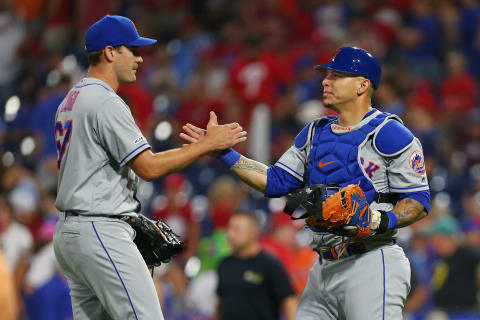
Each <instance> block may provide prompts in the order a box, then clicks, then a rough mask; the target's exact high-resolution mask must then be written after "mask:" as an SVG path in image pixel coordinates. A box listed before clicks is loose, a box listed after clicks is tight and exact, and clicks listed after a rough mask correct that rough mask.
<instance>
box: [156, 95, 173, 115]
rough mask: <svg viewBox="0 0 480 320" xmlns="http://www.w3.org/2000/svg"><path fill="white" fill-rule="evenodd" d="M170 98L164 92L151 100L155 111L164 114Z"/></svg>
mask: <svg viewBox="0 0 480 320" xmlns="http://www.w3.org/2000/svg"><path fill="white" fill-rule="evenodd" d="M169 105H170V99H169V98H168V96H167V95H166V94H160V95H158V96H156V97H155V99H154V100H153V109H154V110H155V112H156V113H159V114H165V113H166V112H167V111H168V106H169Z"/></svg>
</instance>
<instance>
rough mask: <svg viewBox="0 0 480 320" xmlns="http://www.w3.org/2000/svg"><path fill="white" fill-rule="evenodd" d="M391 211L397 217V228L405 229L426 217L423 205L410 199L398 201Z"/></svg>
mask: <svg viewBox="0 0 480 320" xmlns="http://www.w3.org/2000/svg"><path fill="white" fill-rule="evenodd" d="M392 211H393V212H394V213H395V216H396V217H397V225H398V227H399V228H402V227H406V226H408V225H410V224H412V223H414V222H415V221H418V220H420V219H422V218H424V217H425V216H426V215H427V213H426V212H425V208H424V207H423V205H422V204H421V203H420V202H418V201H417V200H414V199H410V198H405V199H402V200H400V201H399V202H398V203H397V204H396V205H395V208H393V210H392Z"/></svg>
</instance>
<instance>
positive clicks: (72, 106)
mask: <svg viewBox="0 0 480 320" xmlns="http://www.w3.org/2000/svg"><path fill="white" fill-rule="evenodd" d="M155 42H156V40H153V39H149V38H144V37H141V36H140V35H139V34H138V31H137V29H136V27H135V25H134V23H133V22H132V21H131V20H130V19H128V18H126V17H122V16H105V17H104V18H102V19H100V20H99V21H97V22H96V23H95V24H93V25H92V26H91V27H90V28H89V29H88V31H87V33H86V36H85V48H86V50H87V56H88V62H89V64H90V69H89V72H88V75H87V77H86V78H84V79H82V80H81V81H80V82H79V83H77V84H76V85H75V86H74V87H73V88H71V90H70V91H69V92H68V94H67V96H66V98H65V99H64V100H63V101H62V103H61V104H60V105H59V107H58V109H57V114H56V117H55V138H56V144H57V155H58V158H57V165H58V169H59V178H58V194H57V199H56V202H55V206H56V207H57V209H58V210H60V211H61V214H60V219H59V221H58V223H57V226H56V229H55V234H54V250H55V256H56V258H57V261H58V264H59V266H60V269H61V270H62V272H63V273H64V274H65V276H66V277H67V280H68V284H69V286H70V296H71V299H72V308H73V316H74V318H75V320H79V319H80V320H81V319H90V320H91V319H144V320H146V319H152V320H153V319H155V320H158V319H163V315H162V311H161V308H160V303H159V300H158V296H157V292H156V290H155V287H154V284H153V280H152V278H151V277H150V274H149V270H148V267H152V268H153V267H154V266H158V265H160V263H164V262H168V261H169V260H170V258H171V257H173V256H175V255H176V254H178V253H179V252H180V251H181V250H182V248H183V244H182V243H181V242H180V241H179V240H178V238H177V236H176V235H175V233H174V232H173V231H172V230H171V229H170V228H169V227H168V226H167V225H166V224H165V223H164V222H162V221H160V220H158V221H153V220H150V219H148V218H147V217H145V216H143V215H141V214H139V212H140V202H139V201H138V200H137V198H136V192H137V186H138V183H139V177H140V178H142V179H144V180H147V181H150V180H153V179H155V178H158V177H161V176H164V175H166V174H168V173H170V172H174V171H178V170H180V169H182V168H183V167H185V166H187V165H189V164H190V163H192V162H193V161H195V160H196V159H198V158H199V157H201V156H202V155H204V154H206V153H208V152H212V151H217V150H223V149H225V148H229V147H232V146H234V145H235V144H237V143H239V142H242V141H245V140H246V132H245V131H243V129H242V128H241V127H240V126H239V125H238V124H237V123H232V124H227V125H218V123H217V120H216V115H215V114H214V113H213V112H212V113H211V114H210V121H209V123H208V125H207V134H206V135H204V137H203V138H202V139H199V140H198V141H197V142H196V143H193V144H191V145H188V146H183V147H182V148H179V149H174V150H168V151H165V152H160V153H152V151H151V150H150V149H151V148H150V144H149V143H148V141H147V139H146V138H145V137H144V136H143V135H142V133H141V131H140V129H139V128H138V127H137V125H136V124H135V121H134V119H133V117H132V113H131V112H130V109H129V108H128V106H127V105H126V104H125V102H124V101H123V100H122V99H121V98H120V97H119V96H118V95H117V94H116V92H117V90H118V88H119V86H120V85H122V84H127V83H131V82H134V81H135V80H136V70H137V69H138V66H139V64H141V63H142V62H143V59H142V57H141V56H140V52H139V47H141V46H148V45H152V44H154V43H155ZM152 272H153V271H152Z"/></svg>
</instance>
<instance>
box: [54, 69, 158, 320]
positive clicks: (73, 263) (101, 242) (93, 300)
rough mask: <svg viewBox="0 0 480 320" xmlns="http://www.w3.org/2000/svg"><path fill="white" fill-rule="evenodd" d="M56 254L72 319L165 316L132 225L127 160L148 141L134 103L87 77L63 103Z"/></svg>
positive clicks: (132, 186) (132, 184) (132, 182)
mask: <svg viewBox="0 0 480 320" xmlns="http://www.w3.org/2000/svg"><path fill="white" fill-rule="evenodd" d="M55 120H56V122H55V137H56V141H57V151H58V162H57V165H58V168H59V170H60V174H59V179H58V196H57V200H56V203H55V205H56V207H57V208H58V209H59V210H60V211H63V212H62V213H61V214H60V219H59V221H58V223H57V226H56V229H55V234H54V250H55V256H56V258H57V261H58V263H59V266H60V269H61V270H62V271H63V273H64V274H65V276H66V277H67V279H68V284H69V286H70V296H71V299H72V308H73V315H74V318H75V319H76V320H77V319H79V320H82V319H89V320H91V319H99V320H100V319H135V320H138V319H151V320H158V319H163V315H162V311H161V308H160V303H159V301H158V297H157V293H156V290H155V286H154V283H153V281H152V278H151V277H150V274H149V271H148V268H147V266H146V264H145V262H144V261H143V258H142V256H141V254H140V252H139V251H138V249H137V247H136V245H135V244H134V242H133V238H134V237H135V231H134V230H133V228H132V227H131V226H130V225H129V224H128V223H126V222H125V221H123V220H120V219H117V218H115V217H113V215H135V214H136V213H135V212H136V211H137V210H138V209H139V203H138V201H137V200H136V199H135V192H136V189H137V183H138V177H137V176H136V175H135V173H134V172H133V170H131V169H130V168H129V167H128V166H127V165H126V164H127V163H128V161H130V160H131V159H132V158H133V157H135V156H136V155H138V154H139V153H140V152H142V151H144V150H145V149H147V148H150V146H149V144H148V142H147V141H146V139H145V137H144V136H143V135H142V133H141V132H140V130H139V128H138V127H137V125H136V124H135V121H134V119H133V117H132V114H131V112H130V109H129V108H128V106H127V105H126V104H125V103H124V102H123V101H122V99H121V98H120V97H118V96H117V94H116V93H115V92H114V91H113V90H112V88H110V87H109V86H108V85H107V84H106V83H104V82H102V81H100V80H98V79H94V78H85V79H83V80H81V81H80V82H79V83H78V84H77V85H75V86H74V87H73V88H72V89H71V90H70V91H69V92H68V94H67V96H66V98H65V99H64V100H63V101H62V103H61V104H60V106H59V107H58V110H57V114H56V119H55Z"/></svg>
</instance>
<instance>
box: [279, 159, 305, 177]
mask: <svg viewBox="0 0 480 320" xmlns="http://www.w3.org/2000/svg"><path fill="white" fill-rule="evenodd" d="M277 164H280V165H282V166H284V167H285V168H286V169H288V170H290V171H292V172H293V173H295V174H296V175H297V176H298V177H296V178H297V179H300V180H301V179H302V178H303V176H302V175H301V174H300V173H298V172H297V171H295V170H293V169H292V168H290V167H289V166H287V165H286V164H285V163H283V162H280V161H277Z"/></svg>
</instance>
